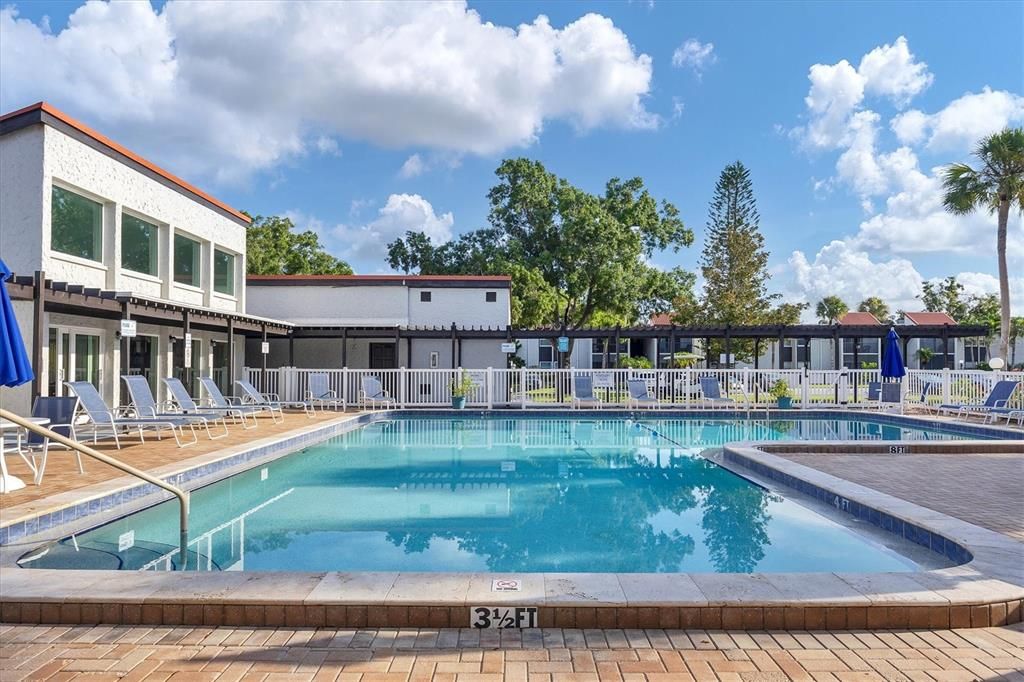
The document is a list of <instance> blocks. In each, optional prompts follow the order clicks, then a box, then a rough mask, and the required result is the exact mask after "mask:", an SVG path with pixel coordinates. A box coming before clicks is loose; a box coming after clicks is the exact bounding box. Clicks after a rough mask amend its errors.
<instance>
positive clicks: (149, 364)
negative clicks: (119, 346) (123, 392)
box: [128, 336, 158, 395]
mask: <svg viewBox="0 0 1024 682" xmlns="http://www.w3.org/2000/svg"><path fill="white" fill-rule="evenodd" d="M156 357H157V337H155V336H136V337H134V338H132V339H130V340H129V341H128V375H129V376H135V375H142V376H144V377H146V382H147V383H148V384H149V390H151V391H153V395H157V390H158V387H157V383H156V379H157V375H156Z"/></svg>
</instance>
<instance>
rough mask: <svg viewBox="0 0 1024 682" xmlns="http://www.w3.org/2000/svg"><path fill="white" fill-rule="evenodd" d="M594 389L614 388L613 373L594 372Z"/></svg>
mask: <svg viewBox="0 0 1024 682" xmlns="http://www.w3.org/2000/svg"><path fill="white" fill-rule="evenodd" d="M593 377H594V388H612V387H614V386H615V374H614V373H613V372H594V373H593Z"/></svg>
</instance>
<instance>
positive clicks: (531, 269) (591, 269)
mask: <svg viewBox="0 0 1024 682" xmlns="http://www.w3.org/2000/svg"><path fill="white" fill-rule="evenodd" d="M495 173H496V175H497V177H498V182H497V184H495V185H494V187H492V188H491V190H490V191H489V192H488V195H487V196H488V200H489V202H490V213H489V216H488V219H489V222H490V227H488V228H484V229H480V230H476V231H473V232H469V233H467V234H463V235H462V236H460V237H459V238H458V239H455V240H453V241H450V242H448V243H446V244H434V243H432V242H431V240H430V238H429V237H427V236H426V235H425V234H423V233H421V232H409V233H407V234H406V236H405V237H404V238H403V239H398V240H396V241H394V242H392V243H391V244H389V245H388V263H389V264H390V265H391V267H393V268H395V269H396V270H401V271H403V272H413V271H415V272H418V273H419V274H508V275H510V276H511V277H512V298H513V309H512V315H513V323H514V324H516V325H523V326H537V325H550V326H552V327H554V328H555V329H576V328H579V327H582V326H586V325H588V324H591V323H592V322H593V320H594V319H595V316H596V315H597V314H598V313H602V314H605V315H611V316H613V317H616V318H621V319H624V320H628V321H640V320H646V318H647V317H649V316H650V315H651V314H654V313H659V312H667V311H669V310H670V309H671V306H672V301H673V300H675V299H676V298H678V297H680V296H682V295H685V293H686V292H687V291H690V290H691V289H692V286H693V283H694V276H693V275H692V273H688V272H685V271H683V270H681V269H678V268H677V269H673V270H668V271H665V270H660V269H658V268H655V267H653V266H651V265H649V264H648V263H647V259H649V258H650V257H651V256H652V255H653V254H654V253H655V252H657V251H661V250H666V249H670V250H673V251H675V250H678V249H679V248H681V247H684V246H689V245H690V244H691V243H692V242H693V233H692V232H691V231H690V230H689V229H687V228H686V227H685V226H684V225H683V222H682V220H680V218H679V211H678V209H677V208H676V207H675V206H674V205H672V204H671V203H669V202H667V201H661V202H658V201H657V200H656V199H655V198H654V197H653V196H651V194H650V192H649V191H648V190H647V189H646V187H645V186H644V182H643V180H642V179H640V178H631V179H629V180H620V179H619V178H612V179H611V180H609V181H608V183H607V184H606V186H605V191H604V194H602V195H595V194H590V193H588V192H586V191H584V190H582V189H580V188H578V187H576V186H574V185H572V184H571V183H570V182H569V181H568V180H565V179H564V178H559V177H558V176H556V175H555V174H554V173H551V172H550V171H548V170H547V169H546V168H545V167H544V166H543V164H541V163H540V162H539V161H531V160H529V159H522V158H520V159H508V160H505V161H503V162H502V163H501V165H500V166H499V167H498V169H497V171H496V172H495Z"/></svg>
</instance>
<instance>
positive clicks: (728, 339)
mask: <svg viewBox="0 0 1024 682" xmlns="http://www.w3.org/2000/svg"><path fill="white" fill-rule="evenodd" d="M730 355H732V325H728V324H727V325H725V368H726V369H729V366H730V365H731V364H732V362H731V359H730V357H729V356H730Z"/></svg>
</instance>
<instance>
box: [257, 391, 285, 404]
mask: <svg viewBox="0 0 1024 682" xmlns="http://www.w3.org/2000/svg"><path fill="white" fill-rule="evenodd" d="M260 395H261V396H263V399H264V400H269V401H271V402H275V403H276V402H280V401H281V396H280V395H278V394H277V393H260Z"/></svg>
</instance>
